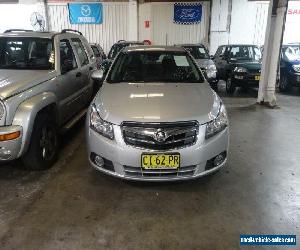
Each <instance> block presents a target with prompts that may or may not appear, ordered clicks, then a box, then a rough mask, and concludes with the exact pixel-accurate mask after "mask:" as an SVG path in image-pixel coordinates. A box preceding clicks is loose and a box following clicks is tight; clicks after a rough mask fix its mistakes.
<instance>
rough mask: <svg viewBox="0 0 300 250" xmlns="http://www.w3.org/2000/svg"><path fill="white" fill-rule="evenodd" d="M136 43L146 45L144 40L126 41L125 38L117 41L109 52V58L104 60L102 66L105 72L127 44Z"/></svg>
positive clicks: (132, 44)
mask: <svg viewBox="0 0 300 250" xmlns="http://www.w3.org/2000/svg"><path fill="white" fill-rule="evenodd" d="M135 45H144V43H143V42H138V41H125V40H119V41H118V42H117V43H115V44H114V45H113V46H112V47H111V49H110V51H109V53H108V58H107V59H106V60H104V61H103V62H102V65H101V68H102V70H103V71H104V74H106V73H107V72H108V70H109V67H110V66H111V64H112V62H113V60H114V58H115V57H116V56H117V55H118V53H119V52H120V51H121V50H122V49H123V48H125V47H127V46H135Z"/></svg>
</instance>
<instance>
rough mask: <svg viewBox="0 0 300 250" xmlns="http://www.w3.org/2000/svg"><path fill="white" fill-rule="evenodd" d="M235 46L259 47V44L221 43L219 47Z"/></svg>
mask: <svg viewBox="0 0 300 250" xmlns="http://www.w3.org/2000/svg"><path fill="white" fill-rule="evenodd" d="M233 46H248V47H250V46H254V47H258V45H255V44H227V45H221V46H219V47H233Z"/></svg>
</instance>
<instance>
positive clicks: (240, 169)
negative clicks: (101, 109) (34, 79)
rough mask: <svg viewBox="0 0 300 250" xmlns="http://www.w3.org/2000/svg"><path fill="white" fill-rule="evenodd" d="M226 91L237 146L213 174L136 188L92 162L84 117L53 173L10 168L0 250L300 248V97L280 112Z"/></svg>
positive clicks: (0, 210) (282, 98)
mask: <svg viewBox="0 0 300 250" xmlns="http://www.w3.org/2000/svg"><path fill="white" fill-rule="evenodd" d="M220 95H221V96H222V98H223V99H224V102H225V103H226V104H227V108H228V112H229V116H230V125H231V145H230V151H229V160H228V165H227V167H226V168H224V169H222V170H221V171H220V172H218V173H217V174H215V175H213V176H209V177H205V178H202V179H199V180H195V181H188V182H179V183H135V182H127V181H122V180H119V179H114V178H111V177H108V176H105V175H102V174H100V173H98V172H96V171H95V170H94V169H92V168H90V167H89V166H88V161H87V156H86V147H85V141H84V122H83V121H82V122H81V123H80V124H78V125H76V127H74V128H73V129H72V131H70V132H69V133H68V134H67V135H66V138H65V139H64V141H65V142H64V145H62V150H61V154H60V159H59V161H58V162H57V164H56V165H55V166H54V167H53V168H52V169H51V170H48V171H40V172H30V171H26V170H23V169H22V165H21V163H20V162H19V161H16V162H13V163H11V164H9V165H3V166H0V188H1V191H0V249H30V250H31V249H240V248H243V247H240V246H239V235H240V234H244V233H245V234H247V233H248V234H263V233H265V234H276V233H278V234H297V236H298V247H299V237H300V165H299V162H300V147H299V141H300V116H299V114H300V112H299V110H300V92H297V91H294V92H293V93H290V94H287V95H278V102H279V104H280V106H281V108H280V109H276V110H271V109H266V108H263V107H260V106H256V105H254V103H255V95H256V93H255V92H254V91H249V92H248V93H236V94H235V96H233V97H226V95H225V94H224V91H223V89H222V90H221V94H220ZM243 249H244V248H243ZM245 249H246V248H245ZM264 249H266V248H264ZM270 249H274V248H270ZM278 249H283V248H282V247H280V248H278ZM292 249H296V247H295V248H292ZM298 249H299V248H298Z"/></svg>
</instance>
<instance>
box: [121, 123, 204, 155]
mask: <svg viewBox="0 0 300 250" xmlns="http://www.w3.org/2000/svg"><path fill="white" fill-rule="evenodd" d="M198 128H199V126H198V123H197V122H178V123H133V122H124V123H123V125H122V131H123V138H124V141H125V143H126V144H127V145H130V146H134V147H138V148H145V149H153V150H168V149H176V148H182V147H187V146H190V145H193V144H194V143H195V142H196V140H197V134H198Z"/></svg>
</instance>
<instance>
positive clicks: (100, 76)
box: [91, 69, 104, 82]
mask: <svg viewBox="0 0 300 250" xmlns="http://www.w3.org/2000/svg"><path fill="white" fill-rule="evenodd" d="M91 77H92V79H93V80H94V81H101V82H102V81H103V80H104V71H103V70H102V69H99V70H95V71H94V72H93V73H92V75H91Z"/></svg>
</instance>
